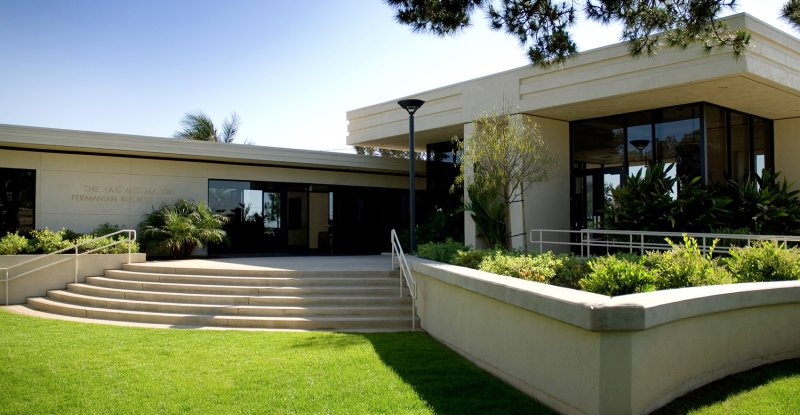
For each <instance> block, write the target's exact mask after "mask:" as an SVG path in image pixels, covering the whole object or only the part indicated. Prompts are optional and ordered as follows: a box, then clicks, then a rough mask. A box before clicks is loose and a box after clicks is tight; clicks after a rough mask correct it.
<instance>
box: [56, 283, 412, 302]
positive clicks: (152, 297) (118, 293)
mask: <svg viewBox="0 0 800 415" xmlns="http://www.w3.org/2000/svg"><path fill="white" fill-rule="evenodd" d="M67 290H68V291H70V292H75V293H78V294H85V295H90V296H94V297H105V298H124V299H129V300H140V301H157V302H158V301H160V302H173V303H189V304H223V305H224V304H227V305H248V304H250V305H275V306H278V305H287V306H311V305H318V306H325V305H327V306H335V305H361V306H368V305H387V306H388V305H398V306H411V297H408V296H405V297H400V296H399V295H398V294H399V293H398V292H395V294H396V295H392V296H354V295H339V296H332V295H317V296H309V295H306V296H290V295H263V296H247V295H225V294H214V295H212V294H193V293H173V292H158V291H139V290H127V289H119V288H109V287H101V286H98V285H87V284H69V285H68V286H67ZM398 291H399V290H398Z"/></svg>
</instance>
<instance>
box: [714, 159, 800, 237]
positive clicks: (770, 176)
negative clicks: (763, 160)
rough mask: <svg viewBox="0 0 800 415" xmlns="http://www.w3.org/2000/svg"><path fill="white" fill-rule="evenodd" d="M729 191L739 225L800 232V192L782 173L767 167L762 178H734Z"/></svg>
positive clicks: (778, 232)
mask: <svg viewBox="0 0 800 415" xmlns="http://www.w3.org/2000/svg"><path fill="white" fill-rule="evenodd" d="M728 191H729V194H730V197H731V199H732V200H733V203H732V210H733V212H734V220H735V225H736V226H737V227H740V228H748V229H751V230H752V231H754V232H755V233H756V234H765V235H785V234H793V235H796V234H798V233H800V200H799V199H798V198H799V197H800V191H798V190H792V189H791V188H790V187H789V184H788V183H787V182H786V179H785V178H784V179H783V180H781V179H780V173H778V172H771V171H769V170H764V171H763V172H762V175H761V177H759V176H753V177H752V178H748V179H747V180H744V181H741V182H735V181H732V180H731V181H730V182H729V186H728Z"/></svg>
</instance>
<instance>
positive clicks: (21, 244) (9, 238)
mask: <svg viewBox="0 0 800 415" xmlns="http://www.w3.org/2000/svg"><path fill="white" fill-rule="evenodd" d="M27 250H28V238H26V237H24V236H22V235H20V234H19V232H14V233H11V232H9V233H7V234H6V235H5V236H4V237H3V238H1V239H0V255H17V254H21V253H24V252H26V251H27Z"/></svg>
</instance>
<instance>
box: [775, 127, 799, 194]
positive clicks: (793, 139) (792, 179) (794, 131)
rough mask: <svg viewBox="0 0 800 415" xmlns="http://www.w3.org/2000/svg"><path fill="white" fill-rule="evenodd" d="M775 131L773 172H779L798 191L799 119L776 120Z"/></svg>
mask: <svg viewBox="0 0 800 415" xmlns="http://www.w3.org/2000/svg"><path fill="white" fill-rule="evenodd" d="M773 126H774V131H775V171H779V172H781V173H782V174H783V177H785V178H786V181H787V182H789V183H791V184H793V187H794V188H795V189H800V163H798V162H797V156H798V155H800V118H789V119H785V120H776V121H775V122H774V123H773Z"/></svg>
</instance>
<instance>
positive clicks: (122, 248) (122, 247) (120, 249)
mask: <svg viewBox="0 0 800 415" xmlns="http://www.w3.org/2000/svg"><path fill="white" fill-rule="evenodd" d="M109 233H110V232H109ZM96 238H97V236H96V235H93V234H86V235H83V236H81V237H79V238H78V239H76V240H75V241H74V243H75V244H84V243H85V245H81V247H80V248H79V249H80V251H81V252H89V251H94V250H95V249H97V251H94V252H92V253H95V254H127V253H128V238H127V237H126V236H124V235H122V236H120V237H118V238H112V237H105V238H99V239H96ZM90 241H91V242H90ZM116 241H118V242H119V243H118V244H116V245H111V246H107V247H105V248H102V249H99V248H101V247H104V246H106V245H110V244H112V243H114V242H116ZM131 252H132V253H133V252H139V243H138V242H136V241H133V243H132V244H131Z"/></svg>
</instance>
